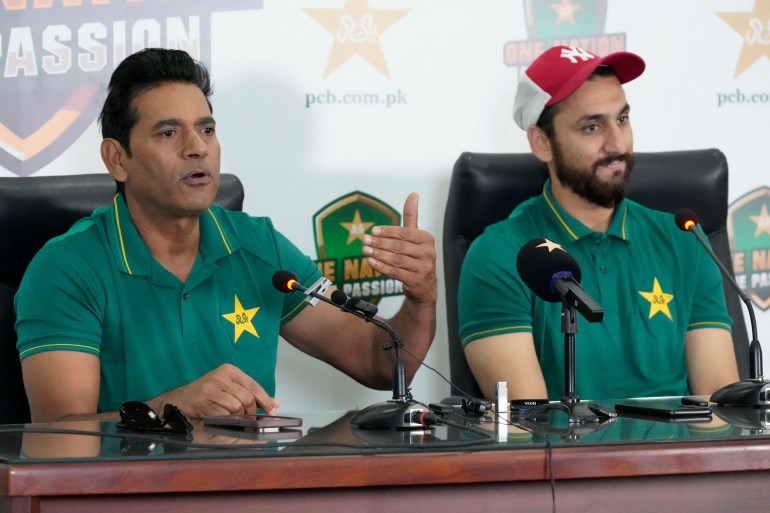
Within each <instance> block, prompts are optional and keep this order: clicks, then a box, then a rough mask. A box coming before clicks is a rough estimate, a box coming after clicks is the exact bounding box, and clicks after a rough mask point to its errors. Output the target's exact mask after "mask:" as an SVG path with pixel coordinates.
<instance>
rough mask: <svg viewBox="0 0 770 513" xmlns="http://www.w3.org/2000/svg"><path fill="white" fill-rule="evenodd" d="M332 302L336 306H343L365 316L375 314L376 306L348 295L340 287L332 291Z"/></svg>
mask: <svg viewBox="0 0 770 513" xmlns="http://www.w3.org/2000/svg"><path fill="white" fill-rule="evenodd" d="M332 302H333V303H334V304H335V305H337V306H345V307H346V308H350V309H352V310H356V311H357V312H361V313H362V314H364V315H366V316H372V315H377V307H376V306H375V305H373V304H371V303H369V302H367V301H364V300H363V299H361V298H359V297H348V296H347V294H345V293H344V292H343V291H341V290H340V289H336V290H334V291H333V292H332Z"/></svg>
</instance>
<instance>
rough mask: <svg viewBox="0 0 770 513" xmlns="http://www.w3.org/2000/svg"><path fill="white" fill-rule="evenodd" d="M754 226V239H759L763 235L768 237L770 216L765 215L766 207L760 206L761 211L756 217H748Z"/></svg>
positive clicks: (769, 233)
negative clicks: (755, 226) (755, 227)
mask: <svg viewBox="0 0 770 513" xmlns="http://www.w3.org/2000/svg"><path fill="white" fill-rule="evenodd" d="M749 219H751V220H752V221H753V222H754V223H755V224H756V225H757V229H756V230H755V231H754V237H759V236H760V235H762V234H763V233H766V234H768V235H770V214H768V213H767V205H765V204H764V203H763V204H762V211H761V212H760V213H759V215H758V216H749Z"/></svg>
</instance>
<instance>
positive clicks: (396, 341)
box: [295, 284, 429, 429]
mask: <svg viewBox="0 0 770 513" xmlns="http://www.w3.org/2000/svg"><path fill="white" fill-rule="evenodd" d="M295 287H296V288H297V290H300V291H303V292H305V294H307V295H309V296H311V297H314V298H316V299H319V300H321V301H323V302H324V303H328V304H330V305H332V306H336V307H337V308H339V309H340V310H342V311H343V312H346V313H349V314H352V315H355V316H356V317H358V318H359V319H363V320H364V321H366V322H370V323H372V324H374V325H375V326H377V327H378V328H380V329H382V330H385V331H386V332H387V333H388V335H390V339H391V343H390V344H386V345H384V346H382V348H383V349H384V350H388V349H394V350H395V353H396V358H395V360H394V361H393V398H392V399H390V400H389V401H385V402H381V403H376V404H373V405H371V406H367V407H366V408H364V409H362V410H360V411H359V412H358V413H356V414H355V415H354V416H353V418H352V419H351V420H350V423H351V424H352V425H354V426H356V427H358V428H361V429H367V428H378V429H425V425H424V424H420V423H418V422H416V421H415V420H413V419H414V418H415V417H416V415H415V414H416V413H417V414H419V413H423V412H427V411H429V410H428V409H427V408H425V407H424V406H423V405H421V404H419V403H418V402H416V401H415V400H414V399H412V394H411V393H410V392H409V390H408V389H407V388H406V367H405V366H404V359H403V358H402V356H401V348H402V347H403V345H404V342H403V340H402V338H401V335H399V334H398V332H397V331H396V330H395V329H393V327H391V326H390V325H389V324H388V323H386V322H383V321H381V320H379V319H376V318H374V314H369V315H367V314H364V313H361V312H359V311H358V310H355V309H353V308H350V307H349V306H347V305H346V300H347V295H345V294H344V293H343V294H341V295H342V296H345V297H343V298H340V296H339V295H338V296H336V297H335V295H334V294H332V297H333V298H335V299H337V298H340V299H341V301H340V303H337V301H332V300H330V299H329V298H327V297H326V296H324V295H323V294H318V293H317V292H316V291H315V290H310V289H305V288H304V287H302V286H301V285H299V284H296V285H295ZM335 292H336V291H335Z"/></svg>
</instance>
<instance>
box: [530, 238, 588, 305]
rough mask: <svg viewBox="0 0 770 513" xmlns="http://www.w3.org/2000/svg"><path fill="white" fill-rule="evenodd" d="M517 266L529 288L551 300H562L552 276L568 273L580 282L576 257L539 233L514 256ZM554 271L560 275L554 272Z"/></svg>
mask: <svg viewBox="0 0 770 513" xmlns="http://www.w3.org/2000/svg"><path fill="white" fill-rule="evenodd" d="M516 270H517V271H518V272H519V276H521V279H522V280H524V283H526V285H527V287H529V288H530V289H532V292H534V293H535V294H537V296H538V297H539V298H541V299H544V300H545V301H550V302H552V303H558V302H560V301H561V297H559V295H558V294H557V293H556V291H554V289H553V282H554V280H555V279H557V278H560V277H561V278H563V277H566V276H569V275H571V276H572V278H573V279H574V280H575V281H576V282H578V283H580V279H581V277H582V273H581V272H580V265H579V264H578V263H577V260H575V258H574V257H573V256H572V255H570V254H569V253H567V250H565V249H564V248H562V247H561V246H560V245H559V244H556V243H555V242H552V241H550V240H548V239H545V238H542V237H540V238H537V239H532V240H531V241H529V242H527V243H526V244H524V245H523V246H522V247H521V249H520V250H519V255H518V256H517V257H516ZM557 274H561V276H555V275H557Z"/></svg>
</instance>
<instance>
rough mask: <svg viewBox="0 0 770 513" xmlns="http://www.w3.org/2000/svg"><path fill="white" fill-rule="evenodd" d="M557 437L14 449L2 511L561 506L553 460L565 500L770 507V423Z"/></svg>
mask: <svg viewBox="0 0 770 513" xmlns="http://www.w3.org/2000/svg"><path fill="white" fill-rule="evenodd" d="M627 422H631V421H627ZM337 424H338V425H337V427H336V428H335V429H336V431H335V430H332V432H333V433H334V435H333V436H332V438H336V439H338V440H345V441H346V442H349V441H350V440H351V439H352V438H353V437H352V436H351V435H350V433H345V434H344V435H340V434H339V433H340V432H343V431H348V432H350V431H351V429H350V428H348V427H347V426H346V424H345V423H344V422H342V423H337ZM340 426H343V427H342V428H340ZM736 429H737V428H736ZM327 434H328V433H327ZM11 436H15V437H17V438H18V437H19V436H20V435H19V434H18V433H16V434H14V435H11V434H5V433H0V442H2V441H3V440H5V445H6V446H7V445H9V441H8V440H9V437H11ZM24 436H27V435H24ZM81 438H82V437H81ZM585 438H589V437H585ZM10 445H13V444H12V443H10ZM552 445H553V447H552V448H551V454H550V462H549V454H548V453H549V449H548V448H547V447H546V444H545V443H542V440H533V441H531V442H530V443H523V444H522V443H510V442H509V443H499V444H491V445H486V446H479V447H475V448H464V449H459V450H446V449H442V450H439V451H426V450H424V449H418V448H417V447H414V448H412V449H409V448H408V447H407V448H401V449H399V450H398V451H397V452H394V453H389V452H386V453H378V454H372V453H371V451H366V450H360V451H358V450H356V449H351V448H345V449H343V450H342V452H344V453H343V454H335V453H334V452H335V451H334V450H333V449H321V450H318V452H317V454H298V455H293V454H291V452H287V451H286V450H284V451H276V452H274V453H273V454H270V455H265V454H264V453H260V454H259V455H254V456H250V455H248V454H246V455H243V454H240V453H239V454H238V455H233V454H232V453H231V452H228V451H221V452H219V453H217V452H216V451H208V452H206V454H204V455H202V456H201V457H200V458H198V457H194V455H186V457H182V458H178V457H172V456H169V457H164V456H162V455H161V456H157V457H155V458H154V459H142V458H130V459H125V460H120V459H114V458H112V459H109V458H107V459H105V458H104V457H102V456H96V457H94V458H91V459H89V458H79V459H76V460H74V459H72V458H69V457H65V458H64V460H63V461H60V462H59V461H55V460H51V459H43V460H40V461H35V460H31V459H30V458H27V459H23V458H8V457H6V458H5V459H4V460H0V461H4V463H0V475H2V481H0V512H2V513H5V512H13V513H22V512H32V513H38V512H39V513H48V512H73V513H75V512H77V513H82V512H90V511H94V512H96V511H98V512H116V513H122V512H126V513H137V512H175V513H176V512H180V513H195V512H204V511H205V512H212V511H223V512H227V513H237V512H246V511H249V512H252V511H265V512H268V511H269V512H272V513H281V512H290V511H291V512H296V511H306V512H311V511H312V512H313V513H321V512H327V511H328V512H335V513H337V512H353V511H366V512H380V511H381V512H386V511H387V512H390V511H393V509H394V508H397V507H398V508H403V507H408V508H409V509H408V511H426V512H427V511H431V510H434V511H442V513H443V512H453V511H457V512H467V511H507V512H516V511H522V512H529V513H531V512H550V511H553V502H552V487H551V471H552V473H553V478H554V479H555V493H556V511H565V512H567V511H569V512H582V511H586V512H588V511H590V512H596V511H624V512H655V511H658V512H668V511H677V512H681V511H698V512H710V511H714V512H720V513H724V512H730V511H736V512H737V511H741V512H751V511H757V512H760V511H761V512H766V511H768V509H770V487H768V486H767V482H768V478H770V438H768V437H767V435H765V433H764V432H762V431H761V430H753V431H749V430H738V431H736V432H731V434H729V435H728V436H727V437H726V439H701V438H700V437H699V436H695V437H692V438H688V439H683V440H679V439H673V440H671V439H670V440H661V441H658V442H647V441H638V440H637V441H628V442H624V441H622V440H620V441H618V440H612V441H609V442H607V441H604V442H602V441H599V442H597V441H596V440H589V441H588V442H581V441H578V442H572V443H559V442H558V441H556V439H555V438H554V440H552ZM62 446H63V447H66V444H63V445H62ZM2 447H3V446H2V445H0V448H2Z"/></svg>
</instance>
